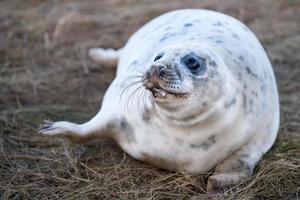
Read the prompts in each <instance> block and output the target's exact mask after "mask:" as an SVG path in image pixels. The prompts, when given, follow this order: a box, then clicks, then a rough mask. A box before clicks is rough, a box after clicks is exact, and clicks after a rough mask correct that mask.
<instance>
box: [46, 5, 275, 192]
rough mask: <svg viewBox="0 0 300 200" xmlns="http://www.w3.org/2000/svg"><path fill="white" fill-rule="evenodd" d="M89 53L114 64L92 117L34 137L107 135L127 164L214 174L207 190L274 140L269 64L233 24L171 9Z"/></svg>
mask: <svg viewBox="0 0 300 200" xmlns="http://www.w3.org/2000/svg"><path fill="white" fill-rule="evenodd" d="M90 55H91V57H92V58H93V59H94V60H96V61H99V62H102V63H103V62H104V63H110V64H111V63H114V61H115V62H117V61H118V69H117V75H116V78H115V80H114V81H113V82H112V84H111V85H110V87H109V88H108V90H107V92H106V94H105V96H104V99H103V102H102V107H101V109H100V111H99V113H98V114H97V115H96V116H95V117H94V118H93V119H91V120H90V121H89V122H87V123H85V124H81V125H77V124H73V123H69V122H55V123H52V122H46V123H45V124H44V125H43V126H42V127H41V129H40V132H41V133H43V134H45V135H63V136H66V137H68V138H70V139H71V140H73V141H75V142H83V141H86V140H87V139H92V138H95V137H103V136H107V137H111V138H114V139H115V140H116V141H117V142H118V143H119V145H120V146H121V147H122V149H124V150H125V151H126V152H127V153H128V154H130V155H131V156H133V157H134V158H136V159H139V160H143V161H145V162H148V163H151V164H154V165H156V166H158V167H161V168H165V169H169V170H173V171H186V172H189V173H206V172H208V171H209V170H211V169H213V168H214V167H216V168H215V174H214V175H212V176H210V178H209V180H208V188H207V189H208V192H209V193H215V192H222V191H223V190H224V188H226V187H227V186H229V185H231V184H235V183H237V182H239V181H241V180H242V179H244V178H246V177H249V176H250V175H251V174H252V171H253V168H254V165H255V163H256V162H257V161H258V160H259V159H260V158H261V156H262V154H263V153H265V152H266V151H267V150H269V149H270V147H271V146H272V144H273V143H274V141H275V138H276V135H277V131H278V126H279V104H278V93H277V88H276V82H275V78H274V74H273V70H272V66H271V64H270V62H269V60H268V58H267V55H266V53H265V51H264V49H263V48H262V46H261V44H260V43H259V41H258V40H257V39H256V37H255V36H254V34H253V33H252V32H251V31H250V30H249V29H248V28H247V27H246V26H245V25H243V24H242V23H240V22H239V21H237V20H235V19H233V18H232V17H229V16H226V15H223V14H220V13H217V12H213V11H207V10H191V9H189V10H178V11H173V12H170V13H167V14H164V15H162V16H160V17H158V18H156V19H154V20H153V21H151V22H149V23H148V24H146V25H145V26H143V27H142V28H141V29H140V30H138V31H137V32H136V33H135V34H134V35H133V36H132V37H131V38H130V39H129V41H128V43H127V44H126V45H125V47H124V48H122V49H120V50H118V51H113V50H108V51H107V50H103V49H92V50H91V51H90Z"/></svg>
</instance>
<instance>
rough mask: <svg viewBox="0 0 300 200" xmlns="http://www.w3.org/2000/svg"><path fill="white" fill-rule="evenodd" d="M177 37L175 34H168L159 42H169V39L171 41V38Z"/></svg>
mask: <svg viewBox="0 0 300 200" xmlns="http://www.w3.org/2000/svg"><path fill="white" fill-rule="evenodd" d="M175 35H176V34H175V33H167V34H165V35H164V36H163V37H162V38H161V39H160V40H159V41H160V42H163V41H165V40H167V39H169V38H171V37H174V36H175Z"/></svg>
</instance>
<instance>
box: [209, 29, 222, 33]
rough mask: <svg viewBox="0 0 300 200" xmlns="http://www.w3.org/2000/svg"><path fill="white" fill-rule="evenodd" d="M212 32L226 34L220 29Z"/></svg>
mask: <svg viewBox="0 0 300 200" xmlns="http://www.w3.org/2000/svg"><path fill="white" fill-rule="evenodd" d="M210 31H211V32H216V33H224V31H222V30H219V29H211V30H210Z"/></svg>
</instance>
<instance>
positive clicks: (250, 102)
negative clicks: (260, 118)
mask: <svg viewBox="0 0 300 200" xmlns="http://www.w3.org/2000/svg"><path fill="white" fill-rule="evenodd" d="M253 103H254V102H253V99H250V100H249V107H250V108H249V112H252V111H253Z"/></svg>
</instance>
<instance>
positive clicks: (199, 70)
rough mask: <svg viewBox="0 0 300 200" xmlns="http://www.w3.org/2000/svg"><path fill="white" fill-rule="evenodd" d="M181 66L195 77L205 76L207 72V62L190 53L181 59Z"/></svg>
mask: <svg viewBox="0 0 300 200" xmlns="http://www.w3.org/2000/svg"><path fill="white" fill-rule="evenodd" d="M180 62H181V64H182V65H184V66H186V67H187V68H188V69H189V70H190V71H191V72H192V74H194V75H203V74H204V72H205V71H206V62H205V59H204V58H201V57H199V56H197V55H196V54H194V53H189V54H187V55H185V56H184V57H182V58H181V60H180Z"/></svg>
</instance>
